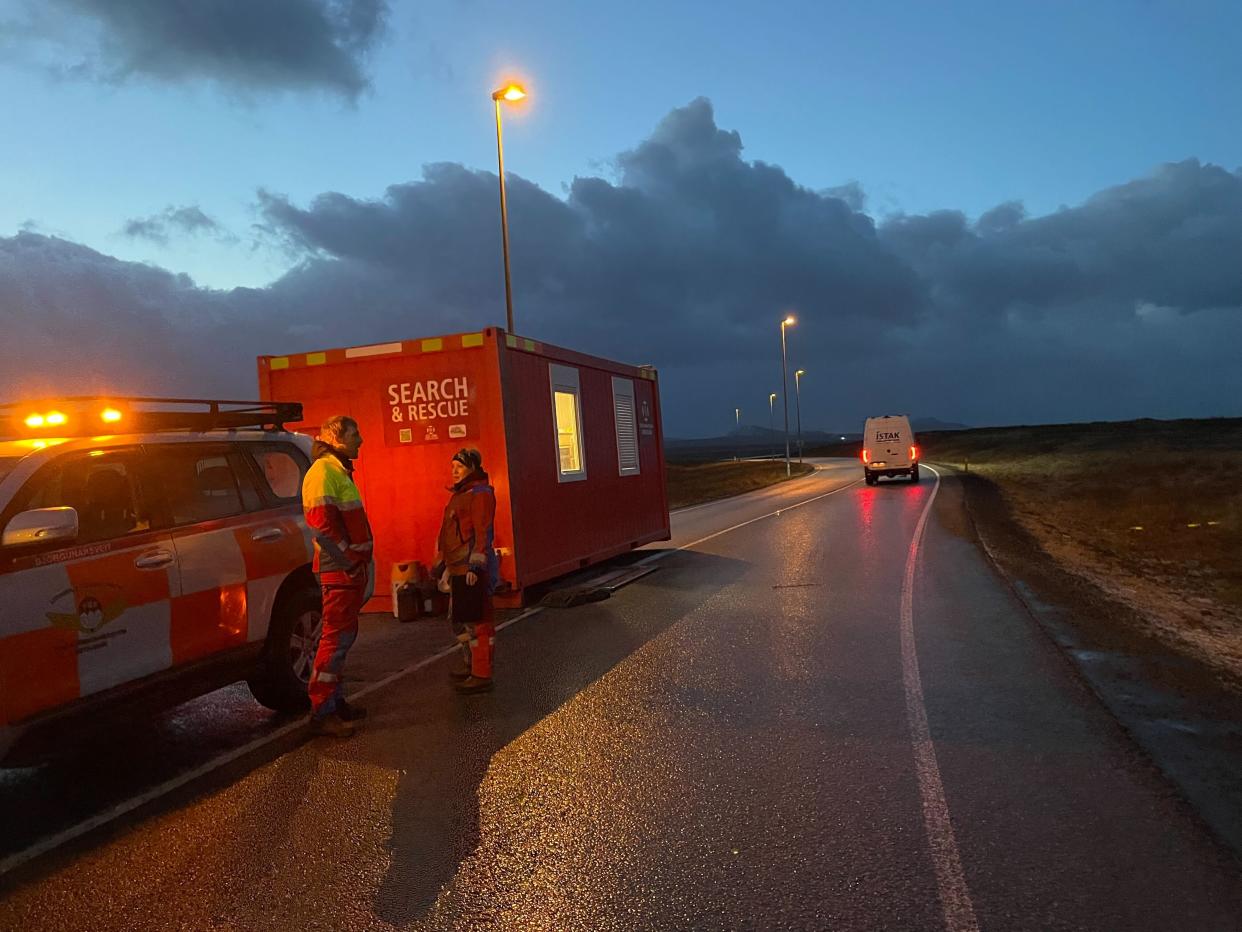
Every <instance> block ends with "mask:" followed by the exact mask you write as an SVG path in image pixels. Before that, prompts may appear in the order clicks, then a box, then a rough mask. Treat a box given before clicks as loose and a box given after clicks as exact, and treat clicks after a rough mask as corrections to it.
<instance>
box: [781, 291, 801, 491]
mask: <svg viewBox="0 0 1242 932" xmlns="http://www.w3.org/2000/svg"><path fill="white" fill-rule="evenodd" d="M797 322H798V321H797V320H796V319H795V318H794V316H793V315H792V314H788V315H786V317H785V319H784V320H782V321H781V387H782V389H783V390H784V397H782V398H781V404H783V405H784V407H785V478H786V479H788V478H789V477H790V476H792V475H793V467H792V466H790V465H789V363H788V361H787V356H786V353H785V328H786V327H792V326H793V325H794V324H796V323H797Z"/></svg>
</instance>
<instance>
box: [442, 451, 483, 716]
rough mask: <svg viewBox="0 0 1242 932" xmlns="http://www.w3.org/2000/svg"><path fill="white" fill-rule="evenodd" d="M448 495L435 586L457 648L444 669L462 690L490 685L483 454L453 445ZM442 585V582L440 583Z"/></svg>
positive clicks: (473, 690) (459, 690) (466, 690)
mask: <svg viewBox="0 0 1242 932" xmlns="http://www.w3.org/2000/svg"><path fill="white" fill-rule="evenodd" d="M450 468H451V470H452V476H453V484H452V485H451V486H449V491H450V492H452V493H453V494H452V497H451V498H449V502H448V504H447V505H446V506H445V508H444V519H443V520H442V521H441V523H440V535H439V537H438V538H437V540H436V565H437V570H438V572H439V573H441V574H442V576H441V588H446V589H447V590H448V591H449V592H450V593H451V594H450V596H449V620H450V621H451V622H452V627H453V634H454V635H455V636H456V637H457V643H458V644H459V645H460V646H461V648H462V660H461V664H460V665H459V666H457V667H456V668H454V669H453V670H451V671H450V674H449V675H450V676H452V677H453V679H455V680H457V683H456V689H457V691H458V692H463V693H481V692H486V691H487V690H489V689H491V688H492V649H493V646H494V644H495V641H496V619H495V616H494V613H493V610H492V590H493V589H494V588H495V586H496V575H497V570H498V565H497V560H496V551H495V549H494V548H493V539H494V536H495V535H494V530H493V526H492V525H493V522H494V521H495V518H496V492H495V490H494V489H493V488H492V486H491V483H490V482H489V481H488V476H487V473H486V472H484V471H483V455H482V454H481V453H479V451H478V450H475V449H473V448H471V447H466V448H464V449H461V450H458V451H457V452H456V453H455V454H454V455H453V460H452V463H451V467H450ZM445 584H447V585H445Z"/></svg>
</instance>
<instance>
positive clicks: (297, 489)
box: [251, 445, 307, 502]
mask: <svg viewBox="0 0 1242 932" xmlns="http://www.w3.org/2000/svg"><path fill="white" fill-rule="evenodd" d="M295 454H296V455H295ZM251 455H252V456H253V457H254V461H255V465H257V466H258V467H259V474H260V475H262V476H263V479H264V481H265V482H266V483H267V487H268V489H269V490H270V491H271V493H272V495H274V496H275V497H276V498H278V499H279V500H280V501H281V502H296V501H300V500H301V495H302V477H303V476H304V475H305V474H306V469H307V463H306V457H305V456H303V455H302V451H301V450H298V449H297V448H296V447H292V446H288V445H286V446H281V447H266V448H263V449H258V450H254V451H253V452H252V453H251Z"/></svg>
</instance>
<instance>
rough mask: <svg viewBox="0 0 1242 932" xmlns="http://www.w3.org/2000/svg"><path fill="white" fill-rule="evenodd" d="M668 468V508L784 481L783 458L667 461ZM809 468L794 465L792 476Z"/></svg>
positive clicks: (805, 471)
mask: <svg viewBox="0 0 1242 932" xmlns="http://www.w3.org/2000/svg"><path fill="white" fill-rule="evenodd" d="M667 468H668V507H669V508H685V507H687V506H688V505H699V504H702V503H703V502H711V501H715V500H716V499H719V498H728V497H729V496H731V495H740V494H742V493H743V492H753V491H754V490H755V489H761V488H763V487H764V486H768V485H772V484H774V483H777V482H783V481H785V461H784V460H779V461H775V462H772V461H763V462H751V461H746V460H743V461H742V462H738V463H734V462H723V463H693V464H687V463H669V464H668V467H667ZM812 471H813V468H812V467H811V466H806V465H802V466H799V465H798V464H797V463H794V464H793V474H794V478H797V477H798V476H804V475H806V474H807V473H810V472H812Z"/></svg>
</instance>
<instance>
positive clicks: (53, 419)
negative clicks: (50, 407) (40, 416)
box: [44, 411, 69, 427]
mask: <svg viewBox="0 0 1242 932" xmlns="http://www.w3.org/2000/svg"><path fill="white" fill-rule="evenodd" d="M44 420H45V421H46V422H47V426H48V427H61V426H63V425H64V424H65V423H67V422H68V420H69V418H67V417H65V415H64V414H63V413H62V412H60V411H51V412H49V413H48V415H47V417H46V418H45V419H44Z"/></svg>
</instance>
